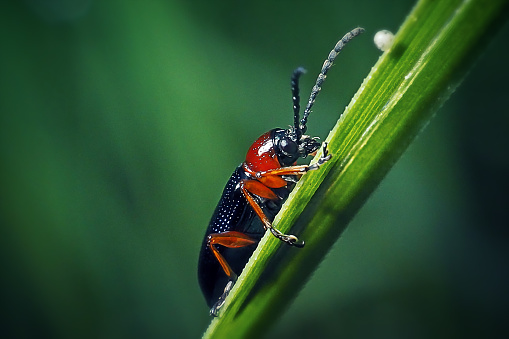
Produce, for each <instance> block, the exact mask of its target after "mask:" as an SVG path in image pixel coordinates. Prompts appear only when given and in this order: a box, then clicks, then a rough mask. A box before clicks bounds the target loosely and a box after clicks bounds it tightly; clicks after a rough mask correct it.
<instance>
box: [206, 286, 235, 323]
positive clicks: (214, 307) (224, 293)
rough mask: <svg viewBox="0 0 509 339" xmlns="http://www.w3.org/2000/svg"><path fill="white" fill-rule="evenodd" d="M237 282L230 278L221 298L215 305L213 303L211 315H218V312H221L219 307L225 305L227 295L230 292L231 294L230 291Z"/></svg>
mask: <svg viewBox="0 0 509 339" xmlns="http://www.w3.org/2000/svg"><path fill="white" fill-rule="evenodd" d="M234 284H235V281H234V280H228V283H227V284H226V286H225V288H224V292H223V294H221V296H220V297H219V299H218V300H217V301H216V303H215V304H214V305H212V308H211V309H210V312H209V313H210V315H211V316H213V317H217V313H218V312H219V309H220V308H221V307H223V305H224V302H225V301H226V297H227V296H228V294H230V291H231V290H232V288H233V285H234Z"/></svg>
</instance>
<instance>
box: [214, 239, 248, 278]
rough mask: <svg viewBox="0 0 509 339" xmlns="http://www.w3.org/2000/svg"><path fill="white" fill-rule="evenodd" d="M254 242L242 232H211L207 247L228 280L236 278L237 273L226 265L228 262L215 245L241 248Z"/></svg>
mask: <svg viewBox="0 0 509 339" xmlns="http://www.w3.org/2000/svg"><path fill="white" fill-rule="evenodd" d="M254 243H256V240H255V239H253V238H251V237H250V236H248V235H246V234H244V233H240V232H235V231H228V232H223V233H212V234H210V235H209V247H210V249H211V250H212V253H214V256H215V257H216V259H217V261H219V264H220V265H221V267H222V268H223V270H224V273H226V275H227V276H228V278H229V279H230V280H234V281H235V280H237V275H236V274H235V272H233V270H232V269H231V267H230V265H228V262H227V261H226V260H225V258H224V257H223V256H222V255H221V253H219V251H218V249H217V248H216V246H215V245H222V246H225V247H229V248H241V247H246V246H249V245H252V244H254Z"/></svg>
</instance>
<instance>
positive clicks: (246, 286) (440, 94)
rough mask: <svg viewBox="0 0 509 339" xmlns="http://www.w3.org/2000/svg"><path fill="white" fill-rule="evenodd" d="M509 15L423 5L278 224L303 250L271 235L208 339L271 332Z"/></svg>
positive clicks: (500, 3)
mask: <svg viewBox="0 0 509 339" xmlns="http://www.w3.org/2000/svg"><path fill="white" fill-rule="evenodd" d="M508 7H509V6H508V1H507V0H470V1H455V0H447V1H430V0H423V1H419V2H418V4H417V5H416V6H415V8H414V9H413V11H412V12H411V13H410V14H409V16H408V17H407V20H406V21H405V22H404V23H403V25H402V26H401V28H400V31H399V32H398V33H397V35H396V40H395V45H394V46H393V47H392V48H391V49H390V50H389V51H387V52H386V53H384V55H383V56H382V57H381V58H380V59H379V61H378V62H377V64H376V65H375V66H374V67H373V68H372V70H371V72H370V74H369V75H368V76H367V77H366V79H365V81H364V83H363V84H362V86H361V88H360V89H359V91H358V92H357V94H356V95H355V96H354V98H353V99H352V101H351V103H350V105H349V106H348V107H347V109H346V110H345V112H344V114H343V115H342V117H341V118H340V119H339V121H338V123H337V124H336V126H335V127H334V129H333V130H332V131H331V133H330V135H329V136H328V138H327V141H328V142H329V149H330V152H331V153H332V154H333V155H334V156H333V158H332V160H331V161H329V162H328V163H327V164H326V165H325V166H323V167H322V168H321V169H320V170H319V171H314V172H310V173H308V174H307V175H306V176H305V177H303V179H302V180H301V181H300V182H299V184H298V185H297V187H296V189H295V190H294V191H293V192H292V194H291V196H290V198H289V199H288V201H287V203H286V204H285V206H284V207H283V209H282V211H281V213H279V215H278V216H277V217H276V220H275V221H274V224H275V226H276V227H277V228H279V229H280V230H281V231H283V232H288V230H289V229H290V228H292V233H295V234H298V235H299V238H301V239H303V240H305V241H306V246H305V247H304V248H303V249H295V248H290V247H289V246H286V245H285V244H282V243H281V242H280V241H278V240H277V239H275V238H274V237H273V236H270V235H266V236H265V237H264V238H263V239H262V241H261V242H260V246H258V248H257V250H256V251H255V253H254V254H253V256H252V258H251V260H250V261H249V263H248V265H247V266H246V268H245V269H244V271H243V273H242V275H241V277H240V278H239V280H238V282H237V284H236V286H235V287H234V289H233V291H232V293H231V294H230V297H229V298H228V299H227V301H226V304H225V305H224V307H223V309H222V310H221V313H220V317H219V318H216V319H214V320H213V321H212V323H211V325H210V327H209V328H208V330H207V332H206V333H205V335H204V337H205V338H225V337H228V338H235V337H255V336H259V335H260V334H261V333H263V332H264V331H265V330H266V329H267V328H268V326H269V325H270V323H271V322H272V321H273V320H274V319H275V318H276V317H277V315H278V314H280V313H281V312H282V311H283V310H284V308H285V307H287V305H288V304H289V303H290V301H291V300H292V299H293V298H294V297H295V295H296V294H297V292H298V291H299V289H300V288H301V287H302V286H303V285H304V283H305V282H306V280H307V279H308V278H309V276H310V274H311V273H312V272H313V271H314V270H315V268H316V267H317V265H318V263H319V262H320V261H321V260H322V259H323V257H324V255H325V254H326V253H327V251H328V250H329V249H330V247H331V246H332V245H333V244H334V242H335V241H336V240H337V239H338V237H339V235H340V234H341V232H342V231H343V230H344V229H345V228H346V226H347V224H348V222H349V221H350V220H351V219H352V218H353V217H354V215H355V214H356V212H357V211H358V210H359V208H360V207H361V206H362V205H363V203H364V202H365V201H366V199H367V198H368V197H369V195H370V194H371V193H372V192H373V191H374V190H375V189H376V187H377V185H378V184H379V183H380V181H381V180H382V179H383V178H384V176H385V174H386V173H387V172H388V171H389V169H390V168H391V167H392V165H393V164H394V162H395V161H397V159H398V158H399V157H400V156H401V154H402V153H403V151H404V150H405V149H406V148H407V146H408V145H409V144H410V143H411V142H412V140H413V139H414V138H415V137H416V136H417V134H418V133H419V132H420V131H421V130H422V129H423V128H424V127H425V126H426V125H427V124H428V123H429V121H430V120H431V118H432V116H433V115H434V114H435V112H436V111H437V110H438V108H440V106H441V105H442V104H443V103H444V102H445V101H446V100H447V99H448V98H449V96H450V95H451V94H452V93H453V92H454V90H455V88H456V87H457V86H458V85H459V83H460V82H461V80H462V79H463V78H464V76H465V75H466V73H467V71H468V69H469V68H470V67H471V66H472V64H473V63H474V61H475V59H476V57H477V56H478V55H479V54H480V53H481V52H482V50H483V47H484V46H485V45H486V43H487V42H488V41H489V40H490V38H491V37H492V35H493V34H494V32H496V31H497V30H498V28H499V27H500V26H501V24H502V23H503V22H504V21H505V20H506V19H507V13H508ZM365 28H367V31H368V33H365V35H369V34H371V35H373V34H374V33H375V32H372V31H370V30H369V27H365ZM358 39H362V37H361V38H358ZM356 43H359V41H354V42H352V43H351V45H350V46H348V47H347V48H349V49H350V48H355V44H356ZM340 58H341V57H340ZM276 251H277V254H276Z"/></svg>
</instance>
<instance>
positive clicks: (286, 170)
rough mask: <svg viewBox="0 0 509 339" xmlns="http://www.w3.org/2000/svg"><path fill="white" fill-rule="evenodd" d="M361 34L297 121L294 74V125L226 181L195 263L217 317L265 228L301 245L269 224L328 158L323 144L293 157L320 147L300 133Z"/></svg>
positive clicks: (258, 148)
mask: <svg viewBox="0 0 509 339" xmlns="http://www.w3.org/2000/svg"><path fill="white" fill-rule="evenodd" d="M363 31H364V29H362V28H355V29H353V30H352V31H350V32H348V33H347V34H345V36H344V37H343V38H342V39H341V40H339V41H338V42H337V43H336V45H335V46H334V49H333V50H332V51H331V52H330V53H329V56H328V57H327V59H326V60H325V62H324V63H323V66H322V69H321V71H320V73H319V74H318V78H317V80H316V83H315V85H314V87H313V89H312V90H311V95H310V96H309V100H308V103H307V105H306V108H305V109H304V113H303V115H302V119H301V118H300V97H299V78H300V76H301V75H302V74H303V73H305V70H304V68H302V67H299V68H297V69H296V70H295V71H293V74H292V77H291V91H292V101H293V126H291V127H289V128H288V129H280V128H276V129H272V130H270V131H269V132H266V133H265V134H263V135H262V136H260V137H259V138H258V139H257V140H256V141H255V142H254V143H253V144H252V145H251V147H250V148H249V150H248V151H247V155H246V159H245V161H244V162H243V163H241V164H240V165H239V166H238V167H237V168H236V169H235V171H234V172H233V174H232V175H231V177H230V179H229V180H228V182H227V184H226V187H225V188H224V190H223V194H222V196H221V199H220V200H219V203H218V205H217V207H216V209H215V211H214V214H213V215H212V218H211V220H210V223H209V226H208V228H207V231H206V233H205V239H204V240H203V244H202V247H201V252H200V257H199V262H198V280H199V283H200V287H201V289H202V292H203V294H204V296H205V299H206V301H207V304H208V306H209V307H210V314H211V315H212V316H217V313H218V311H219V309H220V308H221V306H222V305H223V304H224V301H225V299H226V297H227V296H228V294H229V292H230V291H231V289H232V287H233V285H234V284H235V281H236V280H237V274H240V273H241V272H242V270H243V268H244V266H245V264H246V263H247V261H248V260H249V257H250V256H251V254H252V253H253V251H254V249H255V247H256V244H257V243H258V241H259V240H260V239H261V237H262V236H263V234H264V233H265V231H267V230H269V231H270V232H271V233H272V234H273V235H274V236H275V237H276V238H278V239H279V240H281V241H284V242H285V243H287V244H289V245H292V246H295V247H303V246H304V242H303V241H300V240H299V239H298V238H297V237H296V236H295V235H292V234H284V233H282V232H280V231H279V230H278V229H276V228H274V227H273V226H272V221H273V220H274V217H275V216H276V214H277V213H278V212H279V210H280V209H281V206H282V204H283V202H284V201H285V200H286V198H287V197H288V194H289V193H290V191H291V190H292V189H293V187H294V185H295V183H296V182H297V181H298V179H299V178H300V176H301V175H302V174H304V173H306V172H308V171H312V170H317V169H318V168H319V167H320V166H321V165H323V164H324V163H325V162H327V161H328V160H329V159H330V158H331V155H330V154H328V151H327V143H323V145H322V151H323V154H322V156H321V157H320V159H318V161H317V162H316V163H314V164H310V165H296V162H297V159H298V158H306V157H307V156H308V155H310V154H313V153H315V152H316V151H317V150H318V148H320V142H319V141H318V139H319V138H317V137H309V136H308V135H306V134H305V133H306V129H307V127H306V124H307V119H308V117H309V114H310V113H311V107H313V104H314V102H315V99H316V97H317V95H318V93H319V92H320V90H321V88H322V84H323V82H324V80H325V77H326V76H327V72H328V71H329V69H330V68H331V67H332V64H333V63H334V60H335V59H336V57H337V56H338V54H339V53H340V51H341V50H342V49H343V47H344V45H345V44H346V43H348V42H349V41H350V40H351V39H352V38H354V37H355V36H357V35H359V34H361V33H362V32H363ZM218 245H220V246H218Z"/></svg>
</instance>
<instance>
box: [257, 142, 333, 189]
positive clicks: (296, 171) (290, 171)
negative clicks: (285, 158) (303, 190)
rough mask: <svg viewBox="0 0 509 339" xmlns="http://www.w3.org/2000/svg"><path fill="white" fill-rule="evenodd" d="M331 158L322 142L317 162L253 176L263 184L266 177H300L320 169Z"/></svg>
mask: <svg viewBox="0 0 509 339" xmlns="http://www.w3.org/2000/svg"><path fill="white" fill-rule="evenodd" d="M331 158H332V154H329V150H328V149H327V143H326V142H324V143H323V145H322V156H321V157H320V159H318V161H317V162H315V163H314V164H310V165H297V166H289V167H281V168H276V169H273V170H268V171H260V172H256V173H255V174H254V176H255V178H257V179H258V180H260V181H262V182H263V179H264V178H266V177H273V176H281V175H302V174H304V173H306V172H308V171H314V170H317V169H318V168H320V166H322V165H323V164H325V163H326V162H327V161H329V160H330V159H331Z"/></svg>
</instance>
